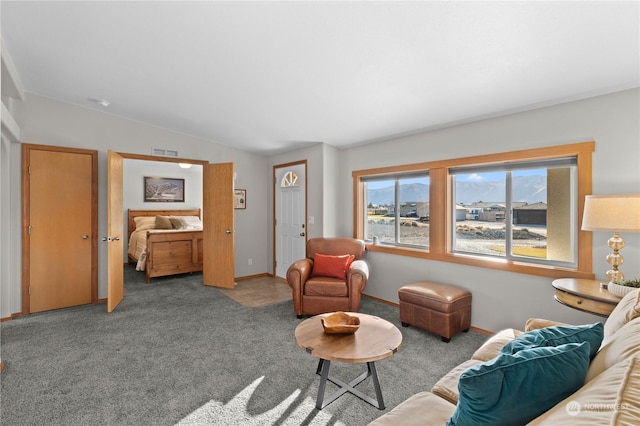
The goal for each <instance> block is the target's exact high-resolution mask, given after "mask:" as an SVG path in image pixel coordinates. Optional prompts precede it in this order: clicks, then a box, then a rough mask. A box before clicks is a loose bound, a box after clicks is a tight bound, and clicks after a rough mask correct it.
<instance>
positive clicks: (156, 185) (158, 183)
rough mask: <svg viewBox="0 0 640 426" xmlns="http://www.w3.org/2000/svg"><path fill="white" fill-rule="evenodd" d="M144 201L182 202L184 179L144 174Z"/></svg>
mask: <svg viewBox="0 0 640 426" xmlns="http://www.w3.org/2000/svg"><path fill="white" fill-rule="evenodd" d="M144 201H145V202H159V203H171V202H174V203H184V179H176V178H162V177H146V176H145V178H144Z"/></svg>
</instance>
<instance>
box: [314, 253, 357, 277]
mask: <svg viewBox="0 0 640 426" xmlns="http://www.w3.org/2000/svg"><path fill="white" fill-rule="evenodd" d="M354 258H355V256H354V255H352V254H345V255H342V256H331V255H328V254H320V253H316V254H315V255H314V260H313V270H312V271H311V276H312V277H332V278H338V279H341V280H344V279H346V278H347V271H348V270H349V267H350V266H351V262H353V259H354Z"/></svg>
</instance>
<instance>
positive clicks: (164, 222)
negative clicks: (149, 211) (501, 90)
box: [156, 216, 173, 229]
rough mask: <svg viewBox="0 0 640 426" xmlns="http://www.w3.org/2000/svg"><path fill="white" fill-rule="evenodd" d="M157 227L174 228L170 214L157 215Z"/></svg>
mask: <svg viewBox="0 0 640 426" xmlns="http://www.w3.org/2000/svg"><path fill="white" fill-rule="evenodd" d="M156 229H173V225H172V224H171V221H170V220H169V216H156Z"/></svg>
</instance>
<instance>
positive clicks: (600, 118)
mask: <svg viewBox="0 0 640 426" xmlns="http://www.w3.org/2000/svg"><path fill="white" fill-rule="evenodd" d="M638 117H640V89H633V90H627V91H623V92H619V93H614V94H611V95H605V96H599V97H594V98H589V99H585V100H581V101H576V102H569V103H564V104H560V105H556V106H552V107H546V108H539V109H535V110H532V111H527V112H522V113H517V114H511V115H507V116H503V117H498V118H492V119H487V120H482V121H478V122H473V123H469V124H464V125H458V126H454V127H450V128H443V129H439V130H434V131H431V132H424V133H420V134H416V135H413V136H407V137H401V138H396V139H391V140H388V141H384V142H380V143H375V144H370V145H363V146H358V147H354V148H351V149H348V150H345V151H344V155H343V157H342V158H343V161H342V164H341V174H342V177H341V183H342V187H343V188H344V191H343V194H342V199H341V200H340V201H339V202H337V203H336V205H337V206H339V208H341V209H342V210H341V212H340V217H343V218H346V219H347V220H344V221H342V222H341V225H342V226H343V228H342V231H341V233H342V234H344V235H350V234H351V233H352V227H353V225H352V221H351V220H350V218H351V217H352V212H353V207H352V198H353V197H352V191H351V188H352V184H351V172H352V171H353V170H362V169H369V168H375V167H385V166H393V165H400V164H408V163H418V162H424V161H434V160H441V159H448V158H458V157H466V156H473V155H482V154H489V153H494V152H504V151H517V150H522V149H529V148H540V147H544V146H552V145H561V144H567V143H573V142H584V141H595V142H596V151H595V153H594V155H593V192H594V194H614V193H638V192H640V168H639V167H638V164H639V162H640V123H639V120H638ZM608 238H609V235H607V234H606V233H602V232H596V233H594V239H593V240H594V246H593V247H594V250H593V268H594V272H595V274H596V277H597V278H601V279H604V278H605V272H606V270H607V267H608V264H607V263H606V260H605V257H606V255H607V254H608V247H607V242H606V241H607V239H608ZM623 238H624V239H625V242H626V243H627V245H626V246H625V248H624V250H623V251H624V257H625V263H624V265H623V270H624V272H625V275H626V276H627V277H634V276H640V234H627V235H624V236H623ZM368 260H369V261H370V264H371V278H370V281H369V284H368V285H367V288H366V290H365V293H366V294H369V295H372V296H375V297H378V298H381V299H385V300H390V301H392V302H397V300H398V296H397V290H398V288H399V287H400V286H402V285H403V284H406V283H410V282H413V281H417V280H434V281H439V282H443V283H451V284H457V285H460V286H462V287H464V288H467V289H468V290H470V291H471V292H472V293H473V312H472V324H473V325H474V326H476V327H480V328H484V329H487V330H493V331H496V330H499V329H501V328H504V327H514V326H515V327H522V326H523V325H524V322H525V321H526V320H527V318H529V317H546V318H551V319H555V320H559V321H564V322H569V323H574V324H575V323H584V322H588V321H590V322H595V321H599V320H602V318H600V317H597V316H594V315H590V314H585V313H581V312H579V311H576V310H573V309H570V308H567V307H564V306H562V305H560V304H559V303H557V302H555V301H554V299H553V288H552V286H551V281H552V280H551V279H548V278H543V277H537V276H530V275H523V274H516V273H509V272H501V271H496V270H491V269H485V268H476V267H470V266H463V265H457V264H450V263H444V262H435V261H429V260H421V259H413V258H407V257H403V256H396V255H389V254H384V253H369V254H368Z"/></svg>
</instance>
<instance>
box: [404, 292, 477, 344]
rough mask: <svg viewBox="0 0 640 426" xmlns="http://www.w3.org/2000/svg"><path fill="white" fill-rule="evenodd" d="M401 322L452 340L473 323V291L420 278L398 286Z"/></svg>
mask: <svg viewBox="0 0 640 426" xmlns="http://www.w3.org/2000/svg"><path fill="white" fill-rule="evenodd" d="M398 297H399V299H400V322H401V323H402V325H403V326H404V327H408V326H409V325H413V326H415V327H418V328H421V329H423V330H427V331H429V332H431V333H435V334H437V335H439V336H440V337H442V341H443V342H449V341H450V340H451V337H452V336H453V335H454V334H456V333H458V332H460V331H464V332H467V331H469V327H470V326H471V293H469V292H468V291H467V290H464V289H461V288H459V287H455V286H452V285H448V284H438V283H430V282H426V281H420V282H417V283H412V284H407V285H405V286H404V287H401V288H400V289H399V290H398Z"/></svg>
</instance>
